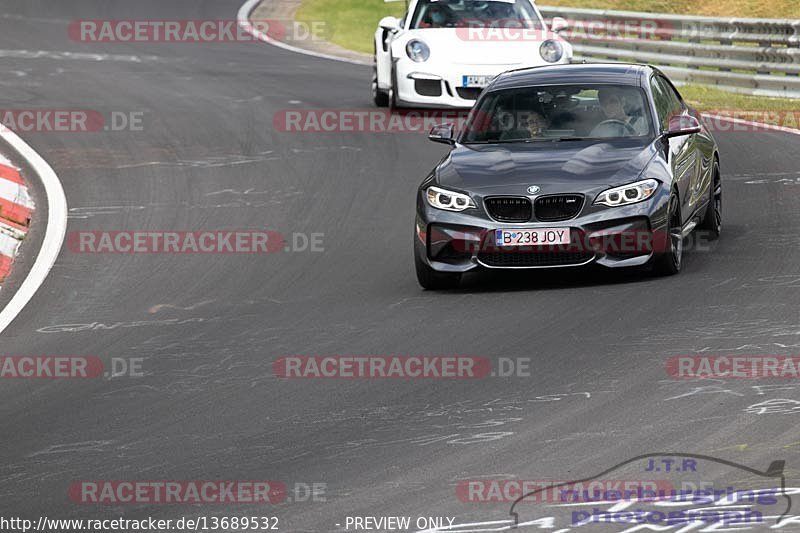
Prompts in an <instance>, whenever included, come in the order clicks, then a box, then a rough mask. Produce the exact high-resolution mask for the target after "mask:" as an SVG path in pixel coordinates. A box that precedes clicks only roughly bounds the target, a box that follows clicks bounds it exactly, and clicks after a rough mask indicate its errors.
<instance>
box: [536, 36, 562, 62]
mask: <svg viewBox="0 0 800 533" xmlns="http://www.w3.org/2000/svg"><path fill="white" fill-rule="evenodd" d="M539 55H541V56H542V59H544V60H545V61H547V62H548V63H557V62H559V61H561V58H562V57H563V56H564V47H563V46H562V45H561V43H560V42H558V41H554V40H553V39H548V40H546V41H545V42H543V43H542V45H541V46H540V47H539Z"/></svg>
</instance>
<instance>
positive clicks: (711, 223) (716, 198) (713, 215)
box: [700, 161, 722, 239]
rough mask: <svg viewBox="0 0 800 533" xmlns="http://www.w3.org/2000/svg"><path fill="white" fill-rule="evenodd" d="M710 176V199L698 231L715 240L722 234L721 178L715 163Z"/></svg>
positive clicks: (717, 165)
mask: <svg viewBox="0 0 800 533" xmlns="http://www.w3.org/2000/svg"><path fill="white" fill-rule="evenodd" d="M711 176H712V179H711V187H710V191H709V195H710V196H711V198H710V201H709V204H708V209H707V210H706V214H705V217H704V218H703V222H702V224H700V229H702V230H705V231H706V232H708V236H709V238H711V239H716V238H718V237H719V235H720V233H722V178H721V176H720V172H719V163H718V162H717V161H714V170H713V171H712V174H711Z"/></svg>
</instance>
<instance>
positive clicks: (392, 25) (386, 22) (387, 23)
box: [373, 17, 400, 31]
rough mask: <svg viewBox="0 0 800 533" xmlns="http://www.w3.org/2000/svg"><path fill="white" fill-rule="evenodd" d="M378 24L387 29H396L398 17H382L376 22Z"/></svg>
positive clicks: (398, 26) (398, 27) (398, 21)
mask: <svg viewBox="0 0 800 533" xmlns="http://www.w3.org/2000/svg"><path fill="white" fill-rule="evenodd" d="M373 20H374V19H373ZM378 26H380V28H381V29H384V30H387V31H397V30H399V29H400V19H398V18H397V17H383V18H382V19H381V20H380V22H378Z"/></svg>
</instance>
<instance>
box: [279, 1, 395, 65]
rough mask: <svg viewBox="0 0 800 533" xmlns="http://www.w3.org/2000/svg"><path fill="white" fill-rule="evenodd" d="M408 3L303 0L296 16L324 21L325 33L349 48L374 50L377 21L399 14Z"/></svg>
mask: <svg viewBox="0 0 800 533" xmlns="http://www.w3.org/2000/svg"><path fill="white" fill-rule="evenodd" d="M404 11H405V3H404V2H402V1H400V2H391V3H384V2H383V0H304V1H303V4H302V5H301V6H300V9H298V10H297V13H296V15H295V18H296V19H297V20H299V21H305V22H310V21H324V22H325V30H326V31H325V34H326V35H325V37H326V38H327V39H328V40H330V41H332V42H334V43H336V44H338V45H340V46H343V47H344V48H348V49H350V50H355V51H357V52H365V53H368V54H371V53H372V52H373V50H372V36H373V34H374V33H375V29H376V28H377V27H378V21H379V20H380V19H382V18H383V17H386V16H389V15H392V16H395V17H400V16H402V15H403V12H404Z"/></svg>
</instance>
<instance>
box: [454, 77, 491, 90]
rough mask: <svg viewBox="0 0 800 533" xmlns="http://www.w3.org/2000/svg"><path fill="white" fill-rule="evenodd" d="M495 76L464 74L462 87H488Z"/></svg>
mask: <svg viewBox="0 0 800 533" xmlns="http://www.w3.org/2000/svg"><path fill="white" fill-rule="evenodd" d="M493 79H494V76H466V75H465V76H462V77H461V86H462V87H480V88H483V87H486V86H487V85H489V84H490V83H491V82H492V80H493Z"/></svg>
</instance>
